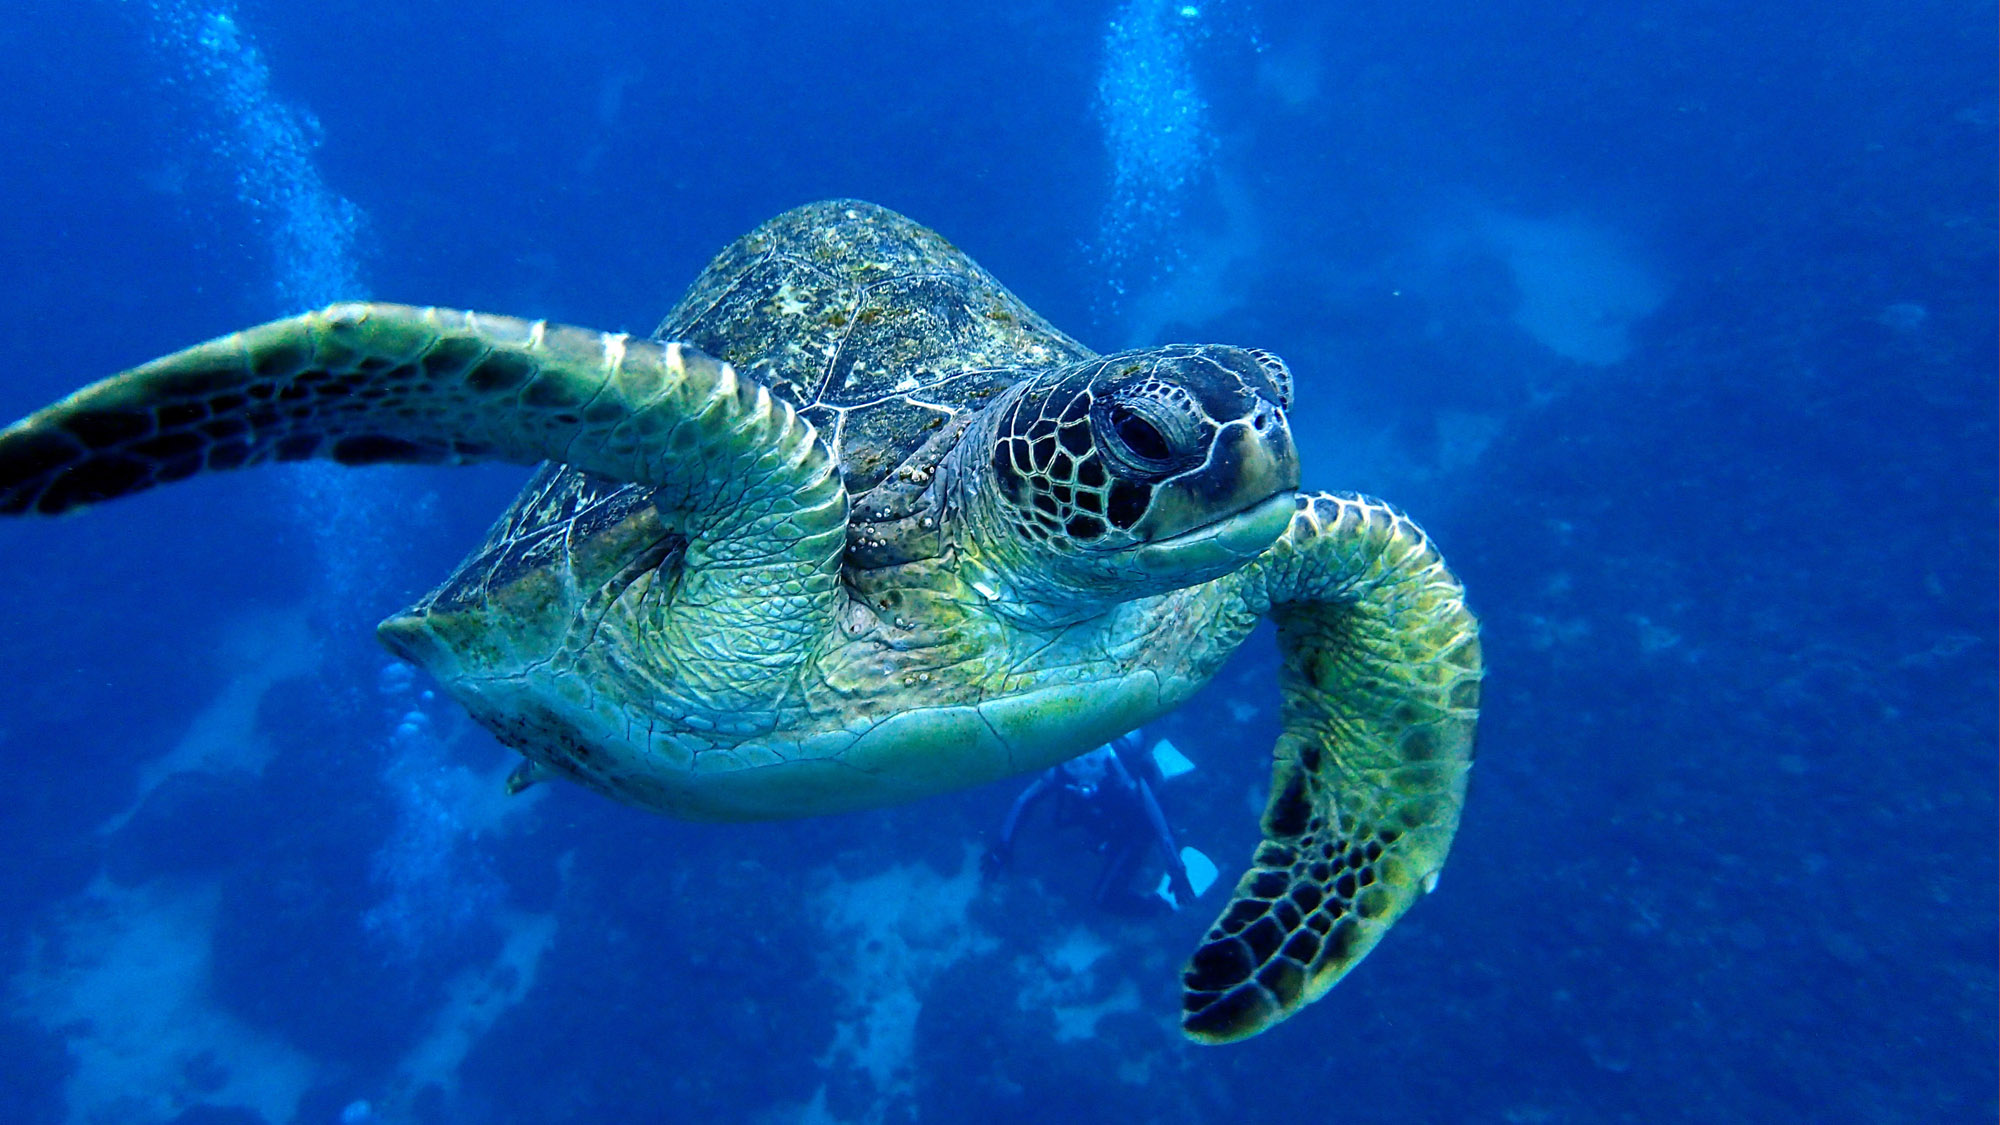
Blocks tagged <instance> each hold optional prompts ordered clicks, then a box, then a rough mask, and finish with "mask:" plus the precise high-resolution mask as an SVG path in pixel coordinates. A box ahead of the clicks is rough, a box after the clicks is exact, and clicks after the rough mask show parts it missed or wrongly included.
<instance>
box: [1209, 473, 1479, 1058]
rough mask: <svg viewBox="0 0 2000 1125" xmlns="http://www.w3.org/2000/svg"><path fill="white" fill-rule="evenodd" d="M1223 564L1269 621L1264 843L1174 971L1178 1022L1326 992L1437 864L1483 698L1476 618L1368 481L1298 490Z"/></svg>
mask: <svg viewBox="0 0 2000 1125" xmlns="http://www.w3.org/2000/svg"><path fill="white" fill-rule="evenodd" d="M1225 581H1234V582H1241V583H1242V586H1241V587H1239V590H1240V596H1241V597H1242V598H1243V599H1244V601H1245V602H1246V604H1247V606H1248V608H1250V609H1251V610H1253V611H1258V612H1268V613H1270V614H1271V615H1272V617H1273V618H1274V619H1275V620H1276V621H1277V625H1278V644H1279V649H1280V652H1281V655H1282V660H1283V670H1282V673H1281V685H1282V687H1283V690H1284V733H1283V734H1282V735H1280V736H1279V739H1278V743H1277V747H1276V756H1277V761H1276V764H1275V766H1274V768H1273V776H1272V784H1271V799H1270V803H1269V804H1268V805H1267V806H1266V808H1265V811H1264V823H1263V828H1264V837H1265V840H1264V843H1263V844H1261V845H1260V846H1259V847H1258V849H1257V854H1256V857H1255V860H1254V861H1253V864H1252V866H1251V868H1250V870H1249V871H1248V872H1246V873H1245V874H1244V876H1243V878H1242V879H1241V880H1240V881H1239V882H1238V883H1237V884H1236V892H1235V894H1234V896H1233V897H1232V899H1231V900H1230V904H1229V906H1228V907H1227V908H1226V909H1225V910H1224V911H1223V912H1222V915H1221V917H1220V918H1218V919H1217V920H1216V923H1215V925H1214V926H1212V927H1211V928H1210V929H1209V931H1208V934H1207V936H1206V937H1205V938H1204V939H1203V943H1202V946H1201V948H1200V949H1198V950H1196V952H1195V954H1194V956H1193V957H1192V958H1190V959H1189V961H1188V964H1187V967H1186V969H1185V970H1184V971H1183V973H1182V984H1183V986H1184V988H1185V993H1184V1003H1183V1008H1184V1011H1183V1016H1182V1028H1183V1030H1185V1031H1186V1033H1187V1034H1188V1036H1189V1037H1190V1038H1193V1039H1196V1040H1199V1041H1201V1042H1205V1043H1227V1042H1232V1041H1234V1040H1238V1039H1243V1038H1245V1037H1248V1036H1251V1035H1255V1034H1256V1033H1258V1032H1260V1031H1263V1030H1265V1029H1267V1028H1269V1027H1271V1026H1272V1025H1273V1024H1276V1023H1278V1022H1279V1021H1281V1020H1283V1019H1285V1018H1286V1017H1288V1016H1290V1015H1292V1014H1293V1013H1294V1012H1297V1011H1298V1010H1299V1009H1301V1008H1303V1007H1305V1006H1306V1005H1307V1004H1310V1003H1311V1002H1313V1001H1314V1000H1317V999H1319V998H1320V997H1321V996H1323V995H1325V993H1326V991H1327V990H1328V989H1330V988H1332V987H1333V985H1334V984H1335V982H1337V981H1339V980H1340V978H1341V977H1342V976H1343V975H1345V974H1346V973H1347V971H1348V970H1349V969H1351V968H1353V967H1354V966H1355V965H1356V964H1357V963H1359V962H1360V960H1361V958H1362V957H1363V956H1365V955H1366V954H1367V953H1368V951H1369V950H1370V949H1372V948H1374V945H1375V943H1376V942H1377V941H1379V940H1380V939H1381V937H1382V935H1383V933H1384V932H1386V931H1387V930H1388V929H1389V927H1390V926H1391V925H1393V924H1394V923H1395V921H1396V919H1397V918H1399V917H1401V916H1402V913H1403V911H1405V910H1407V909H1408V908H1409V906H1410V904H1411V903H1412V902H1414V901H1415V900H1416V898H1417V896H1418V895H1419V894H1421V893H1423V892H1424V891H1427V890H1429V889H1430V888H1431V886H1433V885H1434V884H1435V882H1436V879H1437V872H1438V869H1439V868H1441V867H1443V866H1444V861H1445V855H1446V853H1447V852H1448V851H1449V850H1450V848H1451V839H1452V835H1453V833H1454V832H1456V831H1457V829H1458V816H1459V810H1460V808H1461V807H1462V806H1463V805H1464V802H1465V782H1466V772H1467V770H1468V769H1469V768H1470V766H1471V765H1472V756H1473V728H1474V725H1475V723H1476V721H1477V719H1478V714H1479V681H1480V674H1481V661H1480V650H1479V626H1478V623H1477V622H1476V621H1475V620H1474V619H1473V616H1472V614H1471V612H1470V611H1469V610H1467V609H1466V607H1465V598H1464V591H1463V589H1462V588H1461V587H1460V586H1459V583H1458V580H1457V579H1456V578H1454V577H1453V576H1452V574H1451V572H1450V571H1448V570H1446V569H1445V565H1444V561H1443V560H1442V559H1441V558H1440V557H1439V556H1438V553H1437V551H1436V550H1435V549H1434V548H1433V547H1432V546H1431V543H1430V540H1429V539H1428V538H1427V537H1426V536H1425V535H1424V533H1423V531H1422V530H1421V529H1419V528H1418V527H1417V526H1416V525H1415V524H1414V523H1412V522H1411V521H1410V520H1409V519H1408V518H1407V517H1405V516H1404V515H1403V514H1402V513H1400V512H1398V511H1396V510H1395V509H1394V508H1391V507H1389V506H1388V505H1386V504H1384V503H1382V502H1380V501H1377V500H1371V499H1368V498H1365V497H1359V496H1353V495H1331V494H1327V493H1321V494H1319V495H1316V496H1311V497H1301V498H1300V506H1299V510H1298V512H1297V513H1296V514H1295V515H1294V517H1293V519H1292V524H1291V527H1290V528H1289V529H1287V530H1286V532H1285V534H1284V535H1283V536H1281V537H1280V538H1279V539H1278V541H1277V543H1275V544H1274V545H1273V546H1272V547H1271V549H1270V550H1269V551H1267V552H1266V553H1265V554H1264V555H1263V556H1262V557H1261V558H1259V559H1258V560H1257V561H1256V562H1255V563H1253V564H1252V565H1251V566H1249V567H1247V568H1245V569H1244V570H1243V571H1241V572H1239V573H1238V574H1237V575H1235V576H1232V578H1230V579H1227V580H1225Z"/></svg>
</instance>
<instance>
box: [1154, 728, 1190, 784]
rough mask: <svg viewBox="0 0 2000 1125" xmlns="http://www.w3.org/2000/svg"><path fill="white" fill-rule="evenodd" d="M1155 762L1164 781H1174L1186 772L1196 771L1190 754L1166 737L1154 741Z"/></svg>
mask: <svg viewBox="0 0 2000 1125" xmlns="http://www.w3.org/2000/svg"><path fill="white" fill-rule="evenodd" d="M1153 764H1154V765H1155V766H1158V767H1159V770H1160V778H1161V780H1163V781H1172V780H1173V779H1174V778H1177V777H1179V776H1181V775H1182V774H1184V773H1193V772H1194V763H1193V762H1191V761H1189V760H1188V756H1187V755H1186V754H1183V753H1181V751H1180V747H1178V746H1175V745H1174V744H1173V743H1171V742H1168V741H1167V740H1166V739H1164V738H1162V739H1161V740H1159V741H1158V742H1155V743H1153Z"/></svg>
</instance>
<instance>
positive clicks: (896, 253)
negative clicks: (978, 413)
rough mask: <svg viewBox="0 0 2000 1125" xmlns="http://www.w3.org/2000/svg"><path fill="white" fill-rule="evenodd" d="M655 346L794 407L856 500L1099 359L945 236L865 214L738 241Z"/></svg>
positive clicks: (828, 214) (849, 205)
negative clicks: (955, 431)
mask: <svg viewBox="0 0 2000 1125" xmlns="http://www.w3.org/2000/svg"><path fill="white" fill-rule="evenodd" d="M653 335H654V336H655V337H656V338H658V339H662V340H683V341H686V342H688V343H691V344H693V345H694V346H696V347H698V348H700V349H702V350H703V351H705V352H708V353H709V354H710V355H714V356H720V357H721V358H723V359H726V360H728V361H729V362H730V363H732V364H735V365H736V368H737V370H738V371H740V372H743V373H745V374H748V375H750V376H751V377H752V378H754V379H756V380H757V381H758V382H760V383H762V384H764V385H765V386H766V387H769V388H770V389H771V391H772V393H774V394H776V395H779V396H780V397H782V398H784V399H786V400H787V401H789V402H790V403H791V404H792V405H793V406H795V407H797V408H798V409H799V412H800V413H801V414H803V415H804V416H805V417H806V419H807V420H808V421H810V422H812V424H813V425H814V426H815V427H817V428H818V429H819V432H820V436H821V437H822V438H823V439H824V440H825V441H826V442H827V444H828V446H829V447H830V448H831V450H832V451H833V454H834V456H835V458H836V459H837V460H838V461H839V462H840V466H841V473H842V475H843V477H844V478H845V480H846V483H847V490H848V493H849V494H850V495H852V496H855V497H861V496H864V495H865V494H867V493H868V492H869V491H870V490H871V489H873V488H874V487H875V486H876V485H877V484H879V483H881V481H882V479H883V477H884V476H886V475H887V474H888V473H889V472H891V471H892V470H893V469H895V468H896V467H897V466H898V465H900V464H902V463H903V461H904V460H905V459H907V458H908V457H909V456H910V455H911V454H913V453H915V452H916V451H917V449H918V448H919V447H921V446H922V445H923V443H924V442H925V441H926V440H928V439H929V438H930V437H931V435H932V434H934V433H936V432H937V431H938V430H940V429H942V428H944V427H945V426H946V425H948V424H949V423H951V422H952V421H953V420H954V419H955V418H959V417H962V416H964V415H966V414H969V413H971V412H972V411H975V410H977V409H978V408H979V407H980V406H982V405H983V404H984V403H985V402H986V400H987V399H989V398H991V397H992V396H993V395H994V394H995V393H997V392H998V391H1000V390H1001V389H1002V388H1004V387H1006V386H1008V385H1009V384H1011V383H1012V382H1014V381H1015V380H1016V379H1018V378H1019V377H1020V375H1021V369H1022V368H1026V367H1048V366H1052V365H1055V364H1059V363H1067V362H1069V361H1071V360H1076V359H1084V358H1088V357H1089V356H1090V354H1091V353H1090V351H1089V350H1088V349H1086V348H1085V347H1084V346H1083V345H1081V344H1079V343H1077V342H1076V341H1075V340H1072V339H1070V338H1069V337H1068V336H1066V335H1064V334H1063V333H1061V332H1059V331H1057V330H1056V329H1055V328H1054V327H1052V326H1051V325H1050V324H1049V323H1048V322H1047V321H1045V320H1043V319H1042V318H1041V316H1040V315H1038V314H1037V313H1035V312H1034V310H1032V309H1030V308H1028V306H1026V305H1024V304H1022V303H1021V300H1020V298H1018V297H1016V296H1014V295H1013V294H1012V293H1009V292H1008V291H1007V290H1006V289H1005V288H1004V287H1002V286H1001V284H1000V283H999V282H998V281H995V280H994V279H993V276H992V275H991V274H988V273H987V272H986V271H985V270H983V269H980V268H979V266H978V265H977V264H975V263H974V262H973V261H972V259H970V258H968V257H966V256H965V254H964V253H963V252H961V251H960V250H959V249H958V248H957V247H955V246H953V245H952V244H951V243H950V242H947V241H945V239H944V238H943V236H941V235H939V234H938V233H937V232H936V231H933V230H930V229H929V228H927V227H923V226H919V225H917V224H916V223H913V222H911V221H910V220H909V219H907V218H904V217H903V216H901V215H899V214H897V213H895V212H894V211H890V210H888V209H886V208H882V207H877V206H875V205H874V204H871V203H863V202H861V201H859V200H830V201H827V202H823V203H814V204H809V205H807V206H805V207H800V208H797V209H795V210H792V211H788V212H786V213H785V214H783V215H780V216H778V217H777V218H775V219H772V220H771V221H770V222H768V223H765V224H764V225H763V226H761V227H758V228H757V229H756V230H754V231H752V232H750V233H749V234H747V235H745V236H744V237H742V238H740V239H738V240H737V241H736V243H735V244H734V245H732V246H730V247H729V248H728V249H727V250H724V251H723V252H722V253H721V254H719V255H717V256H716V258H715V260H714V261H713V262H711V263H709V266H708V268H707V269H706V270H703V271H702V274H701V276H700V277H699V278H697V279H695V283H694V285H693V286H691V287H690V288H689V289H688V292H687V295H686V296H685V297H682V298H681V301H680V304H679V305H677V306H675V308H674V310H673V311H672V312H670V313H668V314H667V318H666V319H665V320H663V321H661V322H660V327H659V330H658V331H656V332H655V333H654V334H653Z"/></svg>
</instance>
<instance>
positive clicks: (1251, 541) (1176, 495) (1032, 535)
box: [965, 345, 1299, 612]
mask: <svg viewBox="0 0 2000 1125" xmlns="http://www.w3.org/2000/svg"><path fill="white" fill-rule="evenodd" d="M1291 390H1292V387H1291V375H1290V372H1288V371H1287V370H1286V368H1285V365H1284V363H1283V361H1281V360H1279V359H1278V357H1276V356H1274V355H1271V354H1270V353H1268V352H1261V351H1251V350H1247V349H1243V348H1232V347H1220V346H1201V347H1193V346H1186V345H1177V346H1173V347H1166V348H1154V349H1148V350H1144V351H1133V352H1122V353H1119V354H1117V355H1110V356H1102V357H1099V358H1096V359H1092V360H1088V361H1085V362H1083V363H1079V364H1073V365H1070V366H1067V367H1061V368H1055V369H1053V370H1050V371H1048V372H1045V373H1043V374H1042V375H1040V376H1038V377H1036V378H1033V379H1029V380H1026V381H1025V382H1023V383H1022V384H1021V385H1020V386H1018V387H1017V388H1015V392H1016V393H1014V394H1012V395H1011V396H1009V397H1008V398H1006V399H1003V400H1001V401H1000V402H998V403H996V404H995V406H994V407H992V408H991V410H992V415H991V417H990V419H989V425H987V426H984V427H980V429H982V430H983V431H984V433H983V436H984V437H985V438H986V441H985V442H984V443H983V444H984V446H985V448H984V452H985V454H986V456H985V463H984V464H983V465H979V466H968V470H969V471H968V472H967V473H966V474H965V475H966V476H967V477H972V478H983V479H979V480H977V482H976V484H974V485H973V488H972V492H973V493H974V495H973V497H972V498H971V500H972V503H973V505H974V506H975V508H976V509H978V510H979V512H980V515H979V517H978V518H977V519H976V520H975V522H976V523H978V524H980V525H983V527H984V529H985V534H984V535H983V536H982V538H984V539H987V540H988V542H987V543H986V544H984V545H985V546H987V547H988V548H989V550H988V551H986V552H984V553H986V554H988V555H990V556H991V557H992V558H993V560H994V562H996V563H997V564H999V568H1000V569H1001V570H1002V571H1003V577H1004V578H1006V579H1007V585H1008V586H1009V587H1010V590H1011V591H1013V592H1015V593H1016V594H1017V595H1018V596H1020V597H1024V598H1026V599H1028V600H1029V601H1032V602H1037V603H1041V604H1042V608H1044V609H1045V610H1055V611H1058V612H1061V611H1062V610H1063V609H1064V608H1065V606H1073V607H1076V608H1081V609H1092V608H1101V607H1102V606H1104V605H1106V604H1109V603H1111V602H1115V601H1124V600H1128V599H1131V598H1139V597H1147V596H1150V595H1153V594H1159V593H1164V592H1166V591H1168V590H1172V589H1177V588H1179V587H1182V586H1190V585H1193V584H1195V583H1198V582H1205V581H1208V580H1209V579H1212V578H1216V577H1219V576H1221V575H1223V574H1227V573H1229V572H1230V571H1232V570H1235V569H1236V568H1237V567H1239V566H1242V565H1243V564H1244V563H1245V562H1247V561H1249V560H1250V559H1252V558H1255V557H1256V556H1257V555H1258V554H1260V553H1262V552H1263V550H1264V549H1265V548H1266V547H1268V546H1270V545H1271V542H1272V541H1273V540H1275V539H1276V538H1277V537H1278V535H1279V534H1280V533H1281V532H1283V531H1284V529H1285V526H1286V525H1287V524H1288V523H1289V522H1290V521H1291V516H1292V510H1293V506H1294V505H1293V499H1292V496H1293V492H1294V491H1295V490H1296V489H1297V488H1298V485H1299V461H1298V455H1297V452H1296V451H1295V450H1294V449H1293V447H1292V435H1291V430H1290V428H1289V427H1288V426H1287V424H1286V421H1285V407H1286V406H1287V405H1288V404H1289V402H1290V400H1291ZM968 483H971V482H968ZM982 494H983V495H982ZM982 501H983V502H982Z"/></svg>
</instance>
